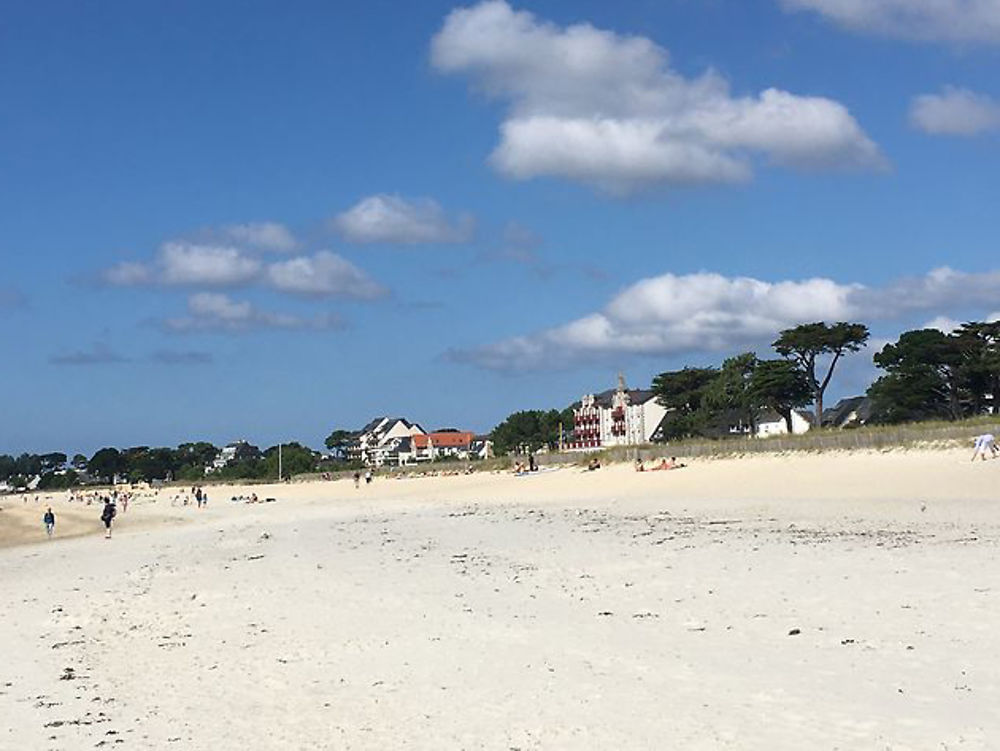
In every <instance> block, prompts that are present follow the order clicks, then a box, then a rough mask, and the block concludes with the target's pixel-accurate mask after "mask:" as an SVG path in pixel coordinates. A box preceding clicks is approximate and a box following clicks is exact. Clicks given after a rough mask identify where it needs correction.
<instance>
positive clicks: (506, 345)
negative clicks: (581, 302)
mask: <svg viewBox="0 0 1000 751" xmlns="http://www.w3.org/2000/svg"><path fill="white" fill-rule="evenodd" d="M998 297H1000V271H997V272H986V273H980V274H970V273H963V272H959V271H955V270H953V269H949V268H942V269H936V270H934V271H932V272H930V273H928V274H926V275H924V276H921V277H912V278H904V279H899V280H897V281H895V282H893V283H891V284H888V285H885V286H882V287H872V286H868V285H864V284H861V283H855V284H841V283H838V282H834V281H832V280H830V279H822V278H815V279H806V280H786V281H778V282H767V281H761V280H758V279H752V278H748V277H726V276H722V275H720V274H712V273H699V274H689V275H683V276H678V275H674V274H664V275H662V276H657V277H651V278H648V279H642V280H640V281H638V282H636V283H635V284H633V285H631V286H629V287H627V288H626V289H624V290H623V291H622V292H620V293H619V294H618V295H616V296H615V297H613V298H612V299H611V300H610V301H609V302H608V303H607V304H606V305H605V306H604V307H603V308H601V309H600V310H598V311H596V312H594V313H591V314H589V315H586V316H584V317H582V318H578V319H576V320H574V321H571V322H569V323H566V324H563V325H560V326H555V327H553V328H549V329H544V330H542V331H538V332H535V333H529V334H526V335H523V336H517V337H512V338H509V339H504V340H501V341H498V342H494V343H491V344H487V345H485V346H479V347H473V348H468V349H455V350H452V351H451V352H449V353H448V357H449V358H450V359H452V360H454V361H458V362H464V363H470V364H473V365H476V366H479V367H483V368H487V369H492V370H506V371H518V370H535V369H552V368H558V367H561V366H571V365H576V364H579V363H581V362H585V361H588V360H592V359H598V358H609V357H621V356H628V355H674V354H684V353H699V352H724V351H729V350H732V349H735V348H739V347H747V346H754V345H757V344H759V343H761V342H764V343H767V342H769V341H771V340H772V339H773V338H774V337H775V335H776V334H777V333H778V332H779V331H780V330H781V329H784V328H788V327H790V326H795V325H797V324H799V323H804V322H809V321H818V320H825V321H838V320H862V321H866V322H868V323H874V322H878V321H885V320H892V319H895V318H898V317H900V316H904V315H907V314H910V313H920V312H927V313H937V314H940V315H944V314H946V313H947V312H948V311H951V310H955V309H956V308H958V307H966V306H970V305H983V306H988V305H990V306H991V305H994V304H995V301H996V300H997V298H998Z"/></svg>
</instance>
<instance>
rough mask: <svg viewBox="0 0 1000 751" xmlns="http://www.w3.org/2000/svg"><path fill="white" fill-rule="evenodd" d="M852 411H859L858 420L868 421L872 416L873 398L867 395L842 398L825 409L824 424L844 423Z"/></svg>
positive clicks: (837, 424)
mask: <svg viewBox="0 0 1000 751" xmlns="http://www.w3.org/2000/svg"><path fill="white" fill-rule="evenodd" d="M852 412H856V413H857V415H858V422H862V423H863V422H867V421H868V420H869V419H870V418H871V416H872V400H871V399H869V398H868V397H867V396H851V397H848V398H846V399H841V400H840V401H839V402H837V403H836V404H834V405H833V406H832V407H830V408H829V409H824V410H823V424H824V425H836V426H839V425H842V424H843V423H844V421H846V420H847V418H848V417H849V416H850V414H851V413H852Z"/></svg>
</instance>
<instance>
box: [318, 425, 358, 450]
mask: <svg viewBox="0 0 1000 751" xmlns="http://www.w3.org/2000/svg"><path fill="white" fill-rule="evenodd" d="M354 436H355V432H354V431H353V430H339V429H338V430H334V431H333V432H332V433H330V435H328V436H327V437H326V441H324V442H323V443H324V445H325V446H326V447H327V448H328V449H329V450H330V451H342V450H343V449H344V448H346V446H347V444H348V443H350V442H351V440H352V439H353V438H354Z"/></svg>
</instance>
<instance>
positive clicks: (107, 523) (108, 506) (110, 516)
mask: <svg viewBox="0 0 1000 751" xmlns="http://www.w3.org/2000/svg"><path fill="white" fill-rule="evenodd" d="M116 513H117V509H115V504H113V503H112V502H111V499H110V498H106V499H105V500H104V510H103V511H102V512H101V521H102V522H104V530H105V531H104V536H105V538H107V539H109V540H110V539H111V522H113V521H114V519H115V514H116Z"/></svg>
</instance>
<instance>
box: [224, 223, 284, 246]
mask: <svg viewBox="0 0 1000 751" xmlns="http://www.w3.org/2000/svg"><path fill="white" fill-rule="evenodd" d="M221 234H222V236H223V237H225V238H227V239H228V240H229V241H231V242H234V243H236V244H240V245H246V246H249V247H251V248H259V249H260V250H267V251H273V252H276V253H289V252H291V251H293V250H295V248H296V247H297V246H298V241H297V240H296V239H295V235H293V234H292V232H291V230H289V229H288V227H286V226H285V225H283V224H278V223H277V222H250V223H248V224H229V225H226V226H225V227H223V228H222V230H221Z"/></svg>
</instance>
